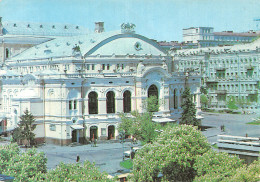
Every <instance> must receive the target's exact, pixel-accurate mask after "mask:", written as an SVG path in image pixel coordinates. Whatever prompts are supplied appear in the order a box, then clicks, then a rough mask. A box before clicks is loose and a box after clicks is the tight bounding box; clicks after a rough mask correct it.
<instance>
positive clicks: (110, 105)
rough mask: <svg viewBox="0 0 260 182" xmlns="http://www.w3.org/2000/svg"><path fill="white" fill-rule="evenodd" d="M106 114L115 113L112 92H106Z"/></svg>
mask: <svg viewBox="0 0 260 182" xmlns="http://www.w3.org/2000/svg"><path fill="white" fill-rule="evenodd" d="M107 113H115V94H114V92H112V91H109V92H107Z"/></svg>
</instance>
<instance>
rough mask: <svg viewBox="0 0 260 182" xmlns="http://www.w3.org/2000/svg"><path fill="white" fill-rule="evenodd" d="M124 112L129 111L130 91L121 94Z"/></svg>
mask: <svg viewBox="0 0 260 182" xmlns="http://www.w3.org/2000/svg"><path fill="white" fill-rule="evenodd" d="M123 97H124V98H123V105H124V113H129V112H131V92H130V91H128V90H127V91H125V92H124V95H123Z"/></svg>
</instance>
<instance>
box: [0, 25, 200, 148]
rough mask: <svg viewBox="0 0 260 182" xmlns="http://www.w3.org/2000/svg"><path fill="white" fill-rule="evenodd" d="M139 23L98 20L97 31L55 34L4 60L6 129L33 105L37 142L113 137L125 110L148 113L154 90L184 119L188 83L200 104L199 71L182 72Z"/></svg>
mask: <svg viewBox="0 0 260 182" xmlns="http://www.w3.org/2000/svg"><path fill="white" fill-rule="evenodd" d="M134 27H135V26H134V25H133V24H129V23H127V24H122V25H121V30H120V31H113V32H104V27H103V23H98V24H97V27H96V30H95V33H89V34H84V35H76V36H74V35H70V36H66V37H63V36H56V37H53V38H52V39H51V40H49V41H47V42H43V43H41V44H38V45H36V46H33V47H31V48H29V49H27V50H25V51H23V52H22V53H20V54H18V55H17V56H14V57H11V58H9V59H7V60H5V64H4V65H3V67H2V70H1V72H0V78H1V83H0V85H1V97H0V98H1V100H0V104H1V107H0V112H1V117H2V123H6V126H5V127H6V129H7V130H11V129H13V128H15V127H16V126H17V123H18V122H19V116H21V115H22V114H23V112H24V111H25V110H26V109H28V110H29V111H30V112H31V113H32V114H33V115H34V116H35V117H36V124H37V127H36V131H35V133H36V137H37V140H38V141H46V142H47V143H55V144H60V145H65V144H68V143H71V142H81V141H83V139H87V140H90V139H98V140H114V139H116V138H117V136H118V131H117V126H118V124H119V123H120V117H119V114H120V113H129V112H131V111H133V110H137V111H139V112H145V107H144V103H145V100H146V99H147V98H148V97H150V96H152V95H155V96H157V97H158V99H159V100H160V103H161V105H160V109H159V111H160V112H159V113H157V114H159V115H161V116H162V117H168V118H171V119H175V120H178V118H179V117H180V114H181V112H182V109H181V102H182V99H181V93H182V92H183V91H184V89H185V86H189V87H190V88H191V92H192V93H193V94H194V101H195V102H196V106H197V108H199V103H200V102H199V94H200V93H199V85H200V76H199V75H196V74H193V73H191V74H189V75H185V74H184V73H183V72H176V69H175V66H174V62H173V58H172V56H170V55H169V54H168V53H167V52H166V51H165V50H163V49H162V48H161V47H160V46H159V45H158V44H157V43H156V42H154V41H152V40H150V39H148V38H146V37H144V36H142V35H139V34H136V33H135V31H134ZM49 28H52V27H49ZM46 32H48V31H47V30H46Z"/></svg>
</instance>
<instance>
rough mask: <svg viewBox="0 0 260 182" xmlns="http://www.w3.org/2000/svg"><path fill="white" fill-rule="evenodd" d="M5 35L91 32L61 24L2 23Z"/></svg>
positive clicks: (76, 26)
mask: <svg viewBox="0 0 260 182" xmlns="http://www.w3.org/2000/svg"><path fill="white" fill-rule="evenodd" d="M2 24H3V34H4V35H37V36H74V35H84V34H88V33H90V31H89V30H88V29H87V28H85V27H82V26H78V25H71V24H60V23H32V22H9V21H8V22H2Z"/></svg>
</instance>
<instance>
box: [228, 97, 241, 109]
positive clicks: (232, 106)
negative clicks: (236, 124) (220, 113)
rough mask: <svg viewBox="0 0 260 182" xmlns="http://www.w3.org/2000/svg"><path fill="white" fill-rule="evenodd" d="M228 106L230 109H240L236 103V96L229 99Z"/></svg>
mask: <svg viewBox="0 0 260 182" xmlns="http://www.w3.org/2000/svg"><path fill="white" fill-rule="evenodd" d="M227 107H228V108H229V109H238V107H237V105H236V100H235V98H234V96H232V97H231V98H230V99H229V101H228V104H227Z"/></svg>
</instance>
